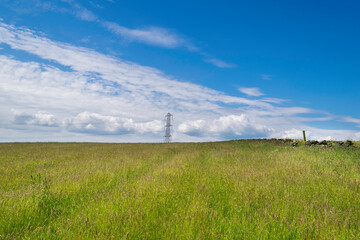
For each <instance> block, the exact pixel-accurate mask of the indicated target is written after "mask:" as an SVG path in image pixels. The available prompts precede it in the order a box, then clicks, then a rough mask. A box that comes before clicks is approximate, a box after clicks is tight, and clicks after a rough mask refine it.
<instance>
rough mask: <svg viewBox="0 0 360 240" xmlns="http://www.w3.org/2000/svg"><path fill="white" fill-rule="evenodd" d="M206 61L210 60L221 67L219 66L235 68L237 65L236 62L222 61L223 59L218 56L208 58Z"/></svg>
mask: <svg viewBox="0 0 360 240" xmlns="http://www.w3.org/2000/svg"><path fill="white" fill-rule="evenodd" d="M205 61H206V62H209V63H211V64H213V65H214V66H216V67H219V68H235V67H236V65H235V64H232V63H227V62H225V61H222V60H220V59H216V58H210V59H206V60H205Z"/></svg>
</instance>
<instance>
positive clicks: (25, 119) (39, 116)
mask: <svg viewBox="0 0 360 240" xmlns="http://www.w3.org/2000/svg"><path fill="white" fill-rule="evenodd" d="M13 114H14V123H15V124H19V125H35V126H46V127H55V126H57V125H58V123H57V121H56V119H55V116H54V115H52V114H50V113H48V112H42V111H39V112H37V113H35V114H28V113H25V112H18V111H13Z"/></svg>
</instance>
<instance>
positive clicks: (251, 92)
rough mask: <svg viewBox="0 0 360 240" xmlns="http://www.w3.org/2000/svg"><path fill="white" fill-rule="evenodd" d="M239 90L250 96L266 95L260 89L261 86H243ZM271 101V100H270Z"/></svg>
mask: <svg viewBox="0 0 360 240" xmlns="http://www.w3.org/2000/svg"><path fill="white" fill-rule="evenodd" d="M239 91H240V92H242V93H245V94H247V95H249V96H255V97H258V96H261V95H264V94H263V93H262V92H261V91H260V90H259V88H245V87H242V88H239ZM268 102H269V100H268Z"/></svg>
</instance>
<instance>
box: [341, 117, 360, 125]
mask: <svg viewBox="0 0 360 240" xmlns="http://www.w3.org/2000/svg"><path fill="white" fill-rule="evenodd" d="M342 121H344V122H349V123H356V124H359V125H358V127H360V119H358V118H352V117H343V118H342Z"/></svg>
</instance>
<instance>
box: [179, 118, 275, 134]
mask: <svg viewBox="0 0 360 240" xmlns="http://www.w3.org/2000/svg"><path fill="white" fill-rule="evenodd" d="M178 131H179V132H182V133H186V134H188V135H192V136H209V135H210V136H214V135H215V136H218V137H220V138H221V139H234V138H239V137H241V138H254V137H262V136H268V135H269V134H270V133H271V132H272V131H273V129H271V128H269V127H266V126H265V125H262V124H259V123H257V122H255V121H252V120H250V118H249V117H248V116H247V115H245V114H241V115H228V116H222V117H220V118H218V119H214V120H210V121H205V120H195V121H186V122H184V123H182V124H180V125H179V127H178Z"/></svg>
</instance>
